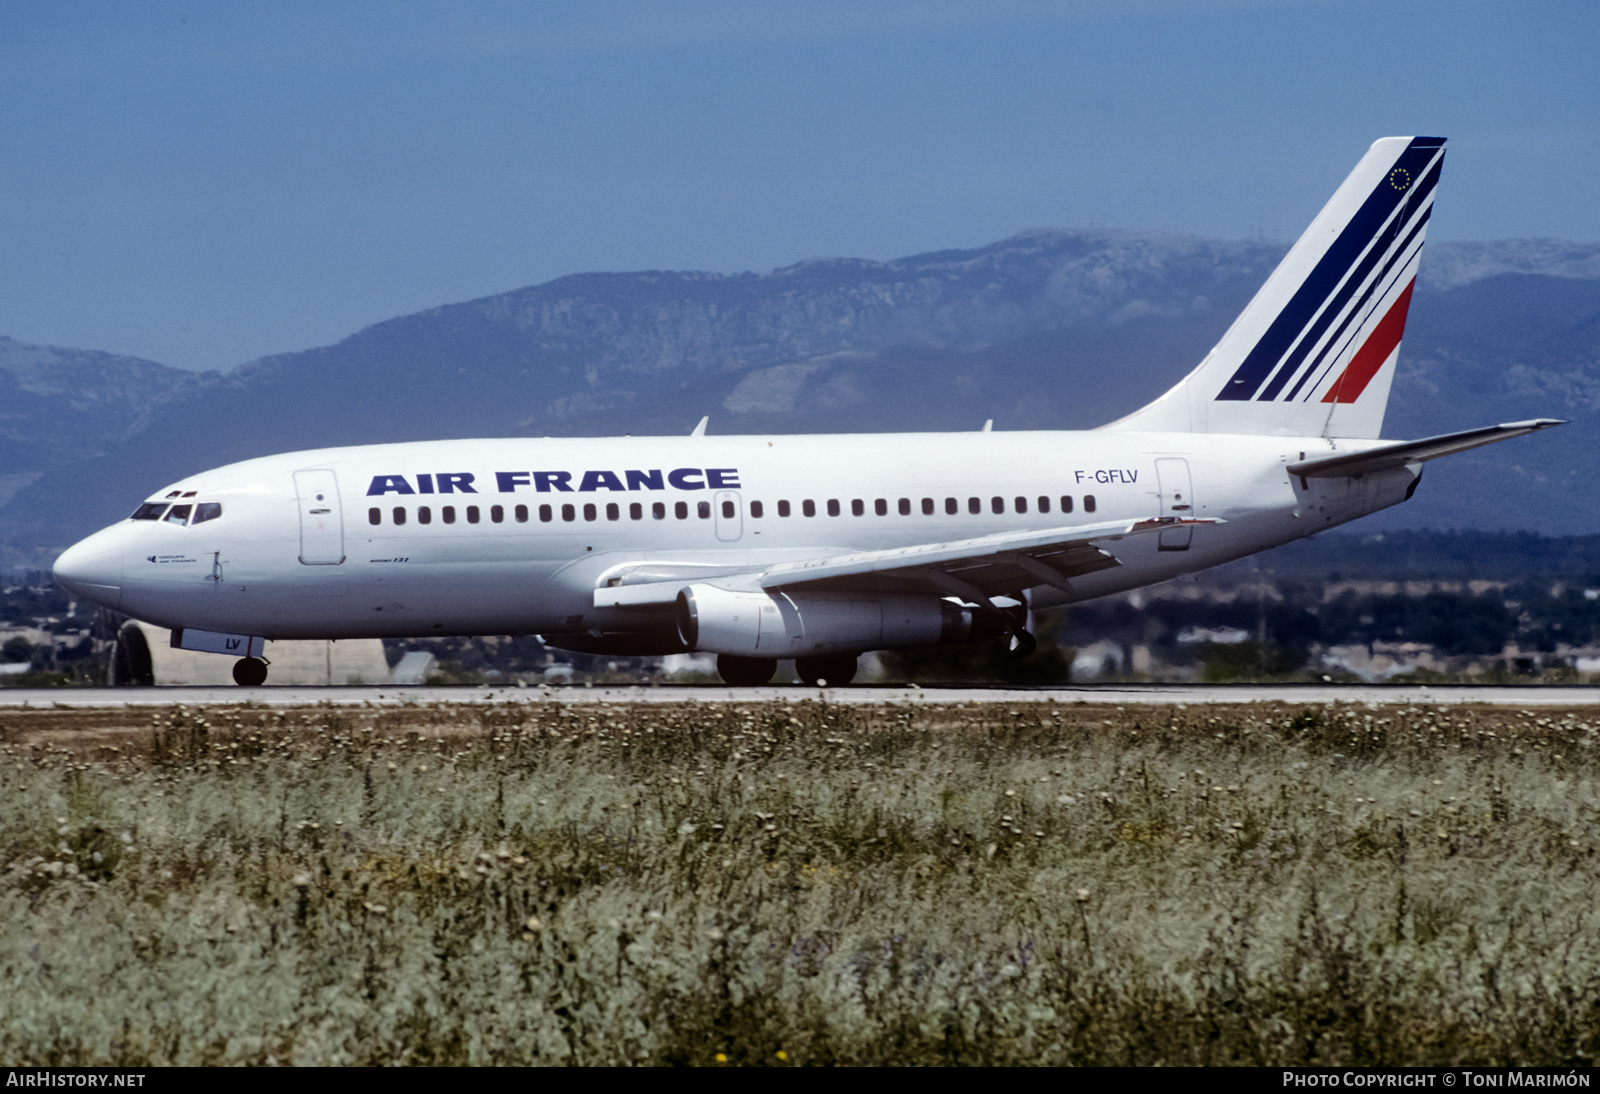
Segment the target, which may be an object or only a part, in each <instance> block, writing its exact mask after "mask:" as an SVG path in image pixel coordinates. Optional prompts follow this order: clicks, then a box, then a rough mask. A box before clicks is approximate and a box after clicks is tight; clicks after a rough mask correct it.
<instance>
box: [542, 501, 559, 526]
mask: <svg viewBox="0 0 1600 1094" xmlns="http://www.w3.org/2000/svg"><path fill="white" fill-rule="evenodd" d="M555 519H556V514H555V510H553V509H551V508H550V507H549V506H548V505H541V506H539V523H540V524H549V523H550V522H551V521H552V520H555Z"/></svg>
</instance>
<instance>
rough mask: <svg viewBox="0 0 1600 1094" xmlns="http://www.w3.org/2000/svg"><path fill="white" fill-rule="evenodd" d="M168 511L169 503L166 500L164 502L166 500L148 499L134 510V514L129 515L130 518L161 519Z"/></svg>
mask: <svg viewBox="0 0 1600 1094" xmlns="http://www.w3.org/2000/svg"><path fill="white" fill-rule="evenodd" d="M166 511H167V503H166V502H164V501H147V502H145V503H144V504H143V505H141V506H139V508H137V509H135V510H134V511H133V516H131V517H129V518H128V519H129V520H160V519H161V514H162V513H165V512H166Z"/></svg>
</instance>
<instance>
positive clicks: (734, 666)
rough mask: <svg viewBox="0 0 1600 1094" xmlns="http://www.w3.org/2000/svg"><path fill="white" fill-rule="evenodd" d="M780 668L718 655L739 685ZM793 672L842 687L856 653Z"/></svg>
mask: <svg viewBox="0 0 1600 1094" xmlns="http://www.w3.org/2000/svg"><path fill="white" fill-rule="evenodd" d="M241 664H242V662H241ZM237 671H238V670H237V669H236V670H235V674H236V675H237ZM777 671H778V662H777V661H775V660H773V659H772V658H770V657H735V656H734V655H732V654H728V653H724V654H719V655H718V656H717V675H718V676H721V677H722V678H723V680H725V681H727V682H728V683H729V684H732V685H733V686H734V687H736V688H754V687H760V686H761V685H762V684H765V683H767V682H769V681H770V680H771V679H772V677H773V675H774V674H775V673H776V672H777ZM794 671H795V673H796V674H797V675H798V676H799V677H800V679H801V680H802V681H804V682H805V683H807V684H809V685H811V686H812V687H814V688H815V687H823V686H828V687H843V686H844V685H845V684H848V683H849V682H850V681H852V680H854V679H855V678H856V655H855V654H853V653H831V654H828V655H826V656H823V657H801V658H797V659H796V660H795V663H794ZM263 675H264V674H263ZM240 682H241V683H242V682H243V681H240Z"/></svg>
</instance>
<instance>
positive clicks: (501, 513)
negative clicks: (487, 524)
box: [489, 505, 506, 524]
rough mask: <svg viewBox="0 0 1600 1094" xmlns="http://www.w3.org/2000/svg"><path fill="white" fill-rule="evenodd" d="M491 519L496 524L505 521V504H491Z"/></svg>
mask: <svg viewBox="0 0 1600 1094" xmlns="http://www.w3.org/2000/svg"><path fill="white" fill-rule="evenodd" d="M489 519H490V520H492V521H494V522H495V523H496V524H499V523H501V522H502V521H504V520H505V519H506V510H505V506H503V505H491V506H489Z"/></svg>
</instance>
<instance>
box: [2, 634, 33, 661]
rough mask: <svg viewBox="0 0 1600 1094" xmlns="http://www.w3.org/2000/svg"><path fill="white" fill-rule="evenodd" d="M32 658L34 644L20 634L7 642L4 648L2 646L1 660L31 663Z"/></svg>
mask: <svg viewBox="0 0 1600 1094" xmlns="http://www.w3.org/2000/svg"><path fill="white" fill-rule="evenodd" d="M32 658H33V643H32V642H29V641H28V640H27V639H26V638H24V637H22V635H20V634H19V635H17V636H16V637H15V638H11V639H9V640H7V642H6V644H5V645H4V646H0V660H5V661H12V662H16V661H29V660H32Z"/></svg>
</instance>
